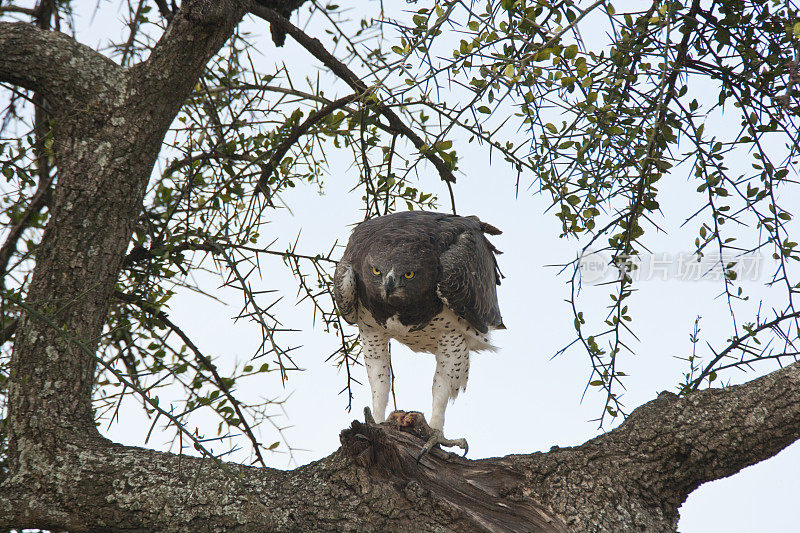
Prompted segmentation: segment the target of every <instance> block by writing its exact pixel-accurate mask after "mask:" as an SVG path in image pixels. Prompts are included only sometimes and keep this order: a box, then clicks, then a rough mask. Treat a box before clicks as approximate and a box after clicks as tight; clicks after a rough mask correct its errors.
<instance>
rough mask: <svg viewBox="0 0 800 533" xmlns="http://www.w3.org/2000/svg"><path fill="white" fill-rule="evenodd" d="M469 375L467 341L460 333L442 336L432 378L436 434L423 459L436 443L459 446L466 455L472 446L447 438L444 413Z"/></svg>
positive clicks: (429, 443) (433, 417) (432, 426)
mask: <svg viewBox="0 0 800 533" xmlns="http://www.w3.org/2000/svg"><path fill="white" fill-rule="evenodd" d="M468 375H469V348H468V346H467V341H466V339H465V338H464V337H463V336H462V335H459V334H449V335H443V336H442V337H441V338H440V339H439V348H438V350H437V352H436V373H435V374H434V376H433V409H432V413H431V422H430V426H431V429H433V430H434V435H433V436H432V437H431V438H430V439H429V440H428V442H427V443H426V444H425V447H424V448H423V449H422V453H421V454H420V457H422V456H423V455H425V454H426V453H427V452H428V451H429V450H430V449H431V448H433V447H434V446H435V445H437V444H442V445H444V446H458V447H460V448H461V449H463V450H464V454H465V455H466V453H467V450H468V449H469V447H468V446H467V441H466V440H465V439H446V438H445V437H444V433H443V429H444V412H445V410H446V409H447V402H448V401H449V400H450V399H455V397H456V396H458V393H459V392H460V391H462V390H464V389H465V388H466V386H467V377H468Z"/></svg>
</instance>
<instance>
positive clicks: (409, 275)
mask: <svg viewBox="0 0 800 533" xmlns="http://www.w3.org/2000/svg"><path fill="white" fill-rule="evenodd" d="M415 275H416V274H415V273H414V271H413V270H412V271H410V272H406V273H405V274H403V276H404V277H405V278H406V279H411V278H413V277H414V276H415Z"/></svg>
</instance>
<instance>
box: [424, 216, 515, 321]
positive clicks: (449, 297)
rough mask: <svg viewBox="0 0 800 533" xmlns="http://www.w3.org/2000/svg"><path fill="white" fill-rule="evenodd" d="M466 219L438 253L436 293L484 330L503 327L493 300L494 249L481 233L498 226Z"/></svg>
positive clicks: (496, 274)
mask: <svg viewBox="0 0 800 533" xmlns="http://www.w3.org/2000/svg"><path fill="white" fill-rule="evenodd" d="M470 218H473V217H470ZM462 220H463V219H462ZM470 222H471V223H470V224H468V225H466V227H464V228H463V229H462V231H460V232H459V233H458V234H457V237H456V238H455V240H454V241H453V242H452V244H450V245H449V246H448V247H446V248H445V249H444V251H443V252H442V253H441V255H440V258H439V262H440V265H441V269H442V270H441V272H442V274H441V279H440V281H439V283H438V286H437V293H438V294H439V297H440V298H441V299H442V300H443V301H444V303H445V305H447V306H448V307H450V308H451V309H452V310H453V311H454V312H455V313H456V314H457V315H458V316H460V317H461V318H463V319H465V320H467V321H468V322H469V323H470V324H471V325H472V327H474V328H475V329H477V330H478V331H480V332H481V333H486V332H487V331H488V330H489V328H493V329H497V328H504V327H505V326H503V319H502V316H501V315H500V307H499V305H498V303H497V285H499V284H500V271H499V270H498V267H497V260H496V259H495V253H498V251H497V249H496V248H495V247H494V246H492V244H491V243H490V242H489V241H488V240H487V239H486V237H485V236H484V234H483V232H484V231H486V230H487V229H489V228H491V230H493V231H492V232H491V233H493V234H496V233H495V232H497V233H499V230H497V229H496V228H494V227H492V226H489V225H488V224H485V225H484V223H483V222H480V221H479V220H477V218H473V220H471V221H470Z"/></svg>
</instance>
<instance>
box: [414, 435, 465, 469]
mask: <svg viewBox="0 0 800 533" xmlns="http://www.w3.org/2000/svg"><path fill="white" fill-rule="evenodd" d="M437 444H440V445H442V446H448V447H450V446H458V447H459V448H461V449H462V450H464V455H462V457H466V456H467V452H468V451H469V445H468V444H467V439H463V438H461V439H447V438H445V436H444V433H442V431H441V430H439V429H434V430H433V434H432V435H431V436H430V438H429V439H428V441H427V442H426V443H425V446H423V447H422V451H421V452H419V455H418V456H417V463H419V462H420V460H422V458H423V457H425V454H426V453H428V452H430V451H431V450H432V449H433V447H434V446H436V445H437Z"/></svg>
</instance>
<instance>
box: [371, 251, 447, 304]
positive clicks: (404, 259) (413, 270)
mask: <svg viewBox="0 0 800 533" xmlns="http://www.w3.org/2000/svg"><path fill="white" fill-rule="evenodd" d="M429 257H430V256H429V255H428V254H426V253H424V252H423V251H422V250H419V249H413V248H411V247H405V246H401V247H398V248H393V249H383V250H382V251H381V252H380V253H371V254H368V255H367V257H366V261H364V263H363V265H362V272H361V279H362V280H363V281H364V287H365V289H366V291H367V294H368V295H369V296H370V297H371V298H373V299H374V300H377V301H383V302H386V303H388V304H389V305H390V306H392V307H396V308H403V307H408V306H411V305H414V304H416V303H418V302H421V301H425V300H427V297H428V296H430V295H431V294H432V293H434V291H435V276H436V272H435V268H434V265H433V264H432V261H430V259H429ZM426 259H428V260H426Z"/></svg>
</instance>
